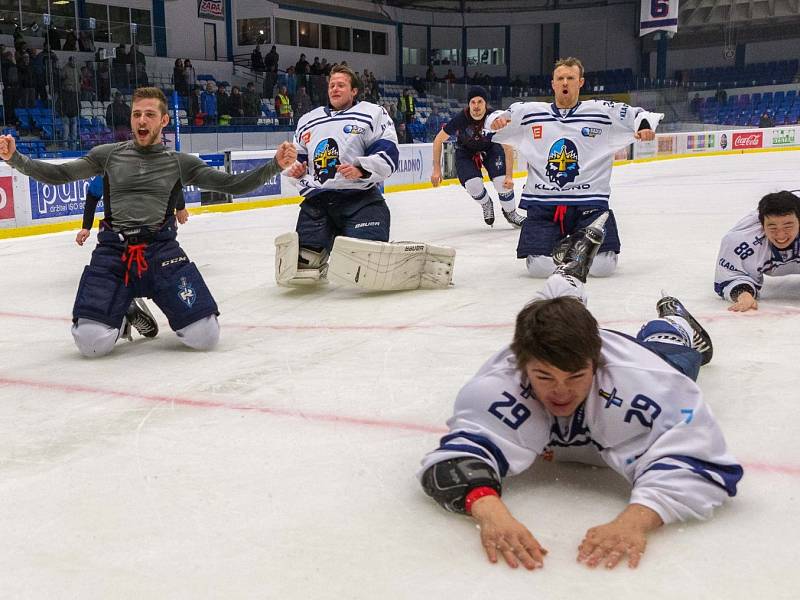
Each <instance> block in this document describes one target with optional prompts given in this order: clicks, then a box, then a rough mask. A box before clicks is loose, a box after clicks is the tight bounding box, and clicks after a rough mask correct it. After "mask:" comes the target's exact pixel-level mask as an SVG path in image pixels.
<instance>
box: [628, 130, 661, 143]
mask: <svg viewBox="0 0 800 600" xmlns="http://www.w3.org/2000/svg"><path fill="white" fill-rule="evenodd" d="M633 137H635V138H636V139H637V140H639V141H641V142H652V141H653V140H654V139H656V132H655V131H653V130H652V129H640V130H639V131H637V132H636V133H635V134H634V135H633Z"/></svg>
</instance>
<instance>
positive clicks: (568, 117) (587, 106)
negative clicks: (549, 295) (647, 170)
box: [486, 57, 664, 277]
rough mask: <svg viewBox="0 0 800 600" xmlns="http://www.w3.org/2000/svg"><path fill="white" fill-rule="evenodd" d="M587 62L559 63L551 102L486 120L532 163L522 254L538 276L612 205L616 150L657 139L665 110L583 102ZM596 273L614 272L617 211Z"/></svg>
mask: <svg viewBox="0 0 800 600" xmlns="http://www.w3.org/2000/svg"><path fill="white" fill-rule="evenodd" d="M583 83H584V79H583V64H581V61H579V60H578V59H577V58H572V57H570V58H565V59H561V60H559V61H558V62H556V64H555V67H554V69H553V80H552V88H553V92H554V94H555V99H554V102H553V103H548V102H517V103H514V104H512V105H511V106H510V107H509V108H508V109H507V110H505V111H498V112H495V113H492V114H491V115H489V116H488V117H487V118H486V128H487V129H488V130H491V131H494V132H495V134H494V136H493V137H492V140H493V141H494V142H499V143H500V144H505V145H509V146H513V147H515V148H517V149H518V150H519V153H520V155H521V156H523V157H524V158H525V160H526V162H527V163H528V179H527V181H526V182H525V188H524V189H523V191H522V196H521V197H520V202H519V205H520V208H523V209H525V211H526V214H527V217H526V218H525V220H524V221H523V223H522V231H520V235H519V242H518V243H517V258H524V259H525V264H526V267H527V269H528V273H529V274H530V275H531V276H533V277H548V276H549V275H551V274H552V273H553V272H554V271H555V269H556V267H557V266H558V262H557V261H556V260H554V258H556V252H557V251H558V248H559V246H560V244H561V243H562V242H563V240H564V238H565V237H566V236H568V235H570V234H573V233H574V232H576V231H578V230H579V229H581V228H583V227H586V226H587V224H588V223H590V222H592V221H593V220H594V219H595V218H597V215H599V214H600V213H602V212H604V211H608V210H609V200H610V197H611V185H610V181H611V168H612V165H613V164H614V153H615V152H616V150H618V149H620V148H624V147H626V146H628V145H630V144H632V143H633V142H634V141H635V140H642V141H649V140H652V139H654V138H655V129H656V127H657V126H658V123H659V121H660V120H661V119H662V118H663V116H664V115H663V114H661V113H653V112H648V111H646V110H644V109H642V108H638V107H635V106H628V105H627V104H623V103H619V102H608V101H604V100H587V101H581V100H580V90H581V87H582V86H583ZM605 229H606V236H605V240H604V242H603V246H602V247H601V248H600V250H599V252H598V255H597V259H596V260H595V261H594V262H593V264H592V270H591V271H590V273H589V274H590V275H592V276H594V277H608V276H609V275H611V274H613V273H614V271H615V270H616V268H617V258H618V255H619V252H620V249H621V244H620V240H619V234H618V232H617V224H616V221H615V219H614V213H613V212H612V211H609V216H608V222H607V223H606V226H605Z"/></svg>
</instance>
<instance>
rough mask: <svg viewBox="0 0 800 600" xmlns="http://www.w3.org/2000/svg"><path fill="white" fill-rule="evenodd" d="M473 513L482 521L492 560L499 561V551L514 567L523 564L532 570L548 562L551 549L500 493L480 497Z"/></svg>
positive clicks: (487, 552) (488, 554)
mask: <svg viewBox="0 0 800 600" xmlns="http://www.w3.org/2000/svg"><path fill="white" fill-rule="evenodd" d="M471 514H472V518H473V519H475V520H476V521H477V522H478V527H479V528H480V532H481V545H482V546H483V549H484V551H485V552H486V556H487V557H488V558H489V561H490V562H493V563H496V562H497V556H498V554H499V555H501V556H502V557H503V558H504V559H505V561H506V563H508V566H509V567H511V568H512V569H516V568H517V567H518V566H519V565H520V564H522V566H524V567H525V568H526V569H530V570H533V569H537V568H541V567H542V566H543V565H544V557H545V555H546V554H547V550H545V549H544V548H543V547H542V546H541V544H539V542H538V541H537V540H536V538H535V537H533V534H532V533H531V532H530V531H528V528H527V527H525V526H524V525H523V524H522V523H520V522H519V521H517V520H516V519H515V518H514V517H513V516H512V514H511V512H510V511H509V510H508V508H507V507H506V505H505V504H504V503H503V501H502V500H501V499H500V498H499V497H498V496H484V497H483V498H479V499H478V500H476V501H475V502H474V503H473V504H472V509H471Z"/></svg>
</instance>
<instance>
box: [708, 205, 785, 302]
mask: <svg viewBox="0 0 800 600" xmlns="http://www.w3.org/2000/svg"><path fill="white" fill-rule="evenodd" d="M798 191H800V190H794V192H788V191H782V192H775V193H773V194H767V195H766V196H764V197H763V198H762V199H761V200H760V201H759V203H758V208H757V209H756V210H754V211H752V212H750V213H749V214H748V215H747V216H745V217H744V218H742V220H741V221H739V222H738V223H737V224H736V225H734V226H733V229H731V230H730V231H729V232H728V233H726V234H725V237H723V238H722V243H721V244H720V247H719V256H717V266H716V270H715V273H714V291H715V292H716V293H717V294H719V295H720V296H722V297H723V298H725V299H726V300H730V301H731V302H733V304H731V305H730V306H729V307H728V310H731V311H734V312H746V311H748V310H758V297H759V294H760V292H761V286H762V285H763V284H764V275H770V276H772V277H780V276H782V275H794V274H798V273H800V197H798V196H797V195H796V194H797V192H798Z"/></svg>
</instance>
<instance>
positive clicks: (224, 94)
mask: <svg viewBox="0 0 800 600" xmlns="http://www.w3.org/2000/svg"><path fill="white" fill-rule="evenodd" d="M217 115H218V116H220V117H221V116H222V115H228V116H231V107H230V96H229V95H228V88H227V87H226V86H225V84H224V83H218V84H217Z"/></svg>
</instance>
